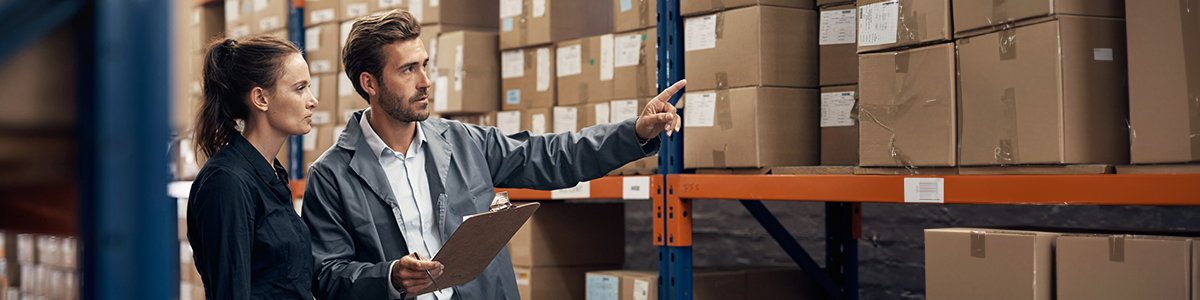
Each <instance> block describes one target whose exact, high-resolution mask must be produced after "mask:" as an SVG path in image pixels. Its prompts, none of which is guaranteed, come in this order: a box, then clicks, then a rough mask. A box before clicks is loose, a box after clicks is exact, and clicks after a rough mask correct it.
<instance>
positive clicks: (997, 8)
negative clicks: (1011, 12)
mask: <svg viewBox="0 0 1200 300" xmlns="http://www.w3.org/2000/svg"><path fill="white" fill-rule="evenodd" d="M1003 22H1008V0H992V19H991V20H988V24H989V25H995V24H999V23H1003Z"/></svg>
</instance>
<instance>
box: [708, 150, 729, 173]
mask: <svg viewBox="0 0 1200 300" xmlns="http://www.w3.org/2000/svg"><path fill="white" fill-rule="evenodd" d="M725 148H726V149H728V148H729V145H725ZM712 158H713V167H714V168H724V167H725V166H726V164H725V150H713V151H712Z"/></svg>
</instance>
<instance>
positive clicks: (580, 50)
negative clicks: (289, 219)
mask: <svg viewBox="0 0 1200 300" xmlns="http://www.w3.org/2000/svg"><path fill="white" fill-rule="evenodd" d="M613 42H614V40H613V35H611V34H606V35H602V36H593V37H586V38H582V39H578V40H570V41H565V42H561V43H558V45H557V46H558V48H557V49H556V50H555V51H556V52H557V53H555V59H556V60H557V61H556V62H555V64H554V66H555V68H556V69H557V70H556V71H555V72H554V74H555V76H558V83H557V85H558V86H557V92H558V105H577V104H583V103H591V102H604V101H609V100H612V99H613V98H612V97H613V71H614V69H613V67H614V65H613V59H614V58H615V56H614V55H613Z"/></svg>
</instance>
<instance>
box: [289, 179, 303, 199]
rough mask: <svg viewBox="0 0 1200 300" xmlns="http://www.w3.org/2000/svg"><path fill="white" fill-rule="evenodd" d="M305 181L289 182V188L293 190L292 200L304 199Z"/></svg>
mask: <svg viewBox="0 0 1200 300" xmlns="http://www.w3.org/2000/svg"><path fill="white" fill-rule="evenodd" d="M304 182H305V181H304V179H296V180H292V181H290V182H288V187H289V188H291V189H292V199H301V198H304Z"/></svg>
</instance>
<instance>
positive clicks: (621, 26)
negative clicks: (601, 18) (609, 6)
mask: <svg viewBox="0 0 1200 300" xmlns="http://www.w3.org/2000/svg"><path fill="white" fill-rule="evenodd" d="M656 26H658V1H655V0H613V32H627V31H634V30H638V29H646V28H654V27H656Z"/></svg>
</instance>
